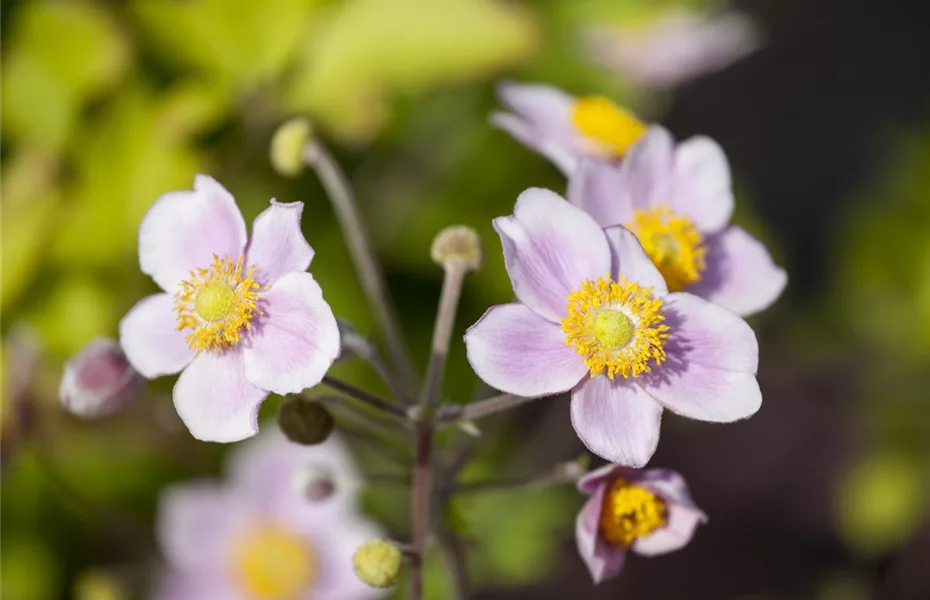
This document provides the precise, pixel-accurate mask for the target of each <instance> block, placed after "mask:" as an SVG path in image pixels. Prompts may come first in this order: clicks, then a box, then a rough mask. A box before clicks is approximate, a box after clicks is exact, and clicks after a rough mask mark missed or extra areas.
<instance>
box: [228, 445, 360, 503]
mask: <svg viewBox="0 0 930 600" xmlns="http://www.w3.org/2000/svg"><path fill="white" fill-rule="evenodd" d="M311 470H312V471H313V472H314V473H320V474H324V475H326V476H328V477H329V478H330V479H331V480H332V483H333V485H334V490H333V494H332V495H331V496H330V497H327V498H326V499H325V500H318V501H310V500H308V498H307V495H306V489H305V488H302V487H301V484H302V483H306V475H307V473H308V472H309V471H311ZM228 471H229V478H230V479H231V481H232V483H233V485H235V486H236V489H238V490H240V491H241V493H242V494H244V495H248V496H249V497H250V498H252V499H253V502H254V503H255V504H256V505H259V506H262V507H263V508H264V509H265V510H267V511H268V512H269V513H270V514H278V515H290V514H292V513H295V512H306V511H308V510H312V511H317V513H318V512H319V511H324V512H325V511H337V510H342V509H345V508H346V507H351V508H354V507H355V504H356V497H355V494H356V493H357V491H358V488H359V486H360V485H361V482H362V477H361V474H360V473H359V471H358V469H357V468H356V466H355V460H354V458H353V456H352V454H351V452H350V451H349V448H348V447H347V446H346V444H345V442H343V440H342V439H341V438H340V437H339V435H338V434H336V433H334V434H333V435H331V436H329V438H327V440H326V441H325V442H323V443H322V444H318V445H315V446H303V445H300V444H296V443H294V442H291V441H290V440H288V439H287V438H286V437H284V434H283V433H281V430H280V429H279V428H277V427H268V428H265V429H263V430H262V432H261V433H260V434H259V435H257V436H255V437H254V438H252V439H250V440H247V441H245V442H243V443H241V444H238V445H237V446H236V447H235V448H234V449H233V451H232V453H231V454H230V458H229V470H228ZM317 513H315V514H317ZM282 518H283V517H282Z"/></svg>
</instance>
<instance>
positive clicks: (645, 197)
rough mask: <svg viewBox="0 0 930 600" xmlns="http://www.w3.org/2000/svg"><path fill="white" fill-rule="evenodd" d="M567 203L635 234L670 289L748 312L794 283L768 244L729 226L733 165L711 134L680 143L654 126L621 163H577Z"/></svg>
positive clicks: (603, 224)
mask: <svg viewBox="0 0 930 600" xmlns="http://www.w3.org/2000/svg"><path fill="white" fill-rule="evenodd" d="M568 200H569V202H571V203H572V204H574V205H576V206H579V207H581V208H582V209H584V210H585V211H586V212H587V213H588V214H590V215H591V216H592V217H594V220H595V221H597V223H598V224H599V225H600V226H601V227H611V226H613V225H623V226H624V227H627V228H628V229H630V231H632V232H633V233H635V234H636V237H637V238H638V239H639V241H640V243H642V245H643V248H644V249H645V250H646V254H648V255H649V258H651V259H652V262H653V263H654V264H655V265H656V268H658V269H659V272H660V273H662V277H663V278H664V279H665V282H666V283H667V284H668V288H669V290H670V291H673V292H677V291H686V292H691V293H693V294H695V295H696V296H700V297H702V298H705V299H707V300H710V301H711V302H714V303H715V304H719V305H721V306H724V307H726V308H728V309H730V310H732V311H733V312H735V313H737V314H739V315H750V314H753V313H756V312H759V311H760V310H763V309H765V308H768V307H769V306H770V305H771V304H772V303H773V302H775V300H776V299H777V298H778V296H779V295H780V294H781V292H782V290H784V288H785V285H786V284H787V282H788V277H787V275H786V274H785V271H784V270H783V269H781V268H779V267H777V266H776V265H775V263H774V262H773V261H772V257H771V255H770V254H769V253H768V251H767V250H766V249H765V246H763V245H762V244H761V243H760V242H759V241H758V240H756V239H755V238H753V237H752V236H751V235H749V234H748V233H746V231H744V230H743V229H742V228H740V227H737V226H735V225H728V224H729V222H730V215H731V214H732V213H733V189H732V187H731V183H730V167H729V165H728V164H727V159H726V156H725V155H724V153H723V150H722V149H721V148H720V146H719V145H717V143H716V142H714V141H713V140H711V139H710V138H706V137H702V136H698V137H693V138H691V139H688V140H685V141H684V142H682V143H681V144H678V145H677V146H676V145H675V141H674V139H673V138H672V136H671V135H670V134H669V133H668V131H666V130H665V129H663V128H661V127H658V126H655V127H651V128H650V129H649V133H648V134H647V135H646V137H644V138H643V140H642V141H640V142H639V143H638V144H636V145H635V146H634V147H633V149H632V150H631V151H630V154H629V156H628V157H627V159H626V160H625V161H623V164H621V165H619V166H614V165H610V164H606V163H604V162H601V161H593V160H592V161H582V162H581V163H579V167H578V169H576V171H575V173H573V175H572V177H571V178H570V181H569V188H568Z"/></svg>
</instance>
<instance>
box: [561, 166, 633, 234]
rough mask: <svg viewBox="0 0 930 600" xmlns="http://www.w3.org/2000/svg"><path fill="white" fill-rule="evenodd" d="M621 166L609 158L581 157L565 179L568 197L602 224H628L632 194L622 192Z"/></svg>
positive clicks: (631, 210)
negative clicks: (610, 161) (611, 161)
mask: <svg viewBox="0 0 930 600" xmlns="http://www.w3.org/2000/svg"><path fill="white" fill-rule="evenodd" d="M621 173H622V169H621V167H619V166H616V165H613V164H611V163H609V162H606V161H603V160H598V159H594V158H584V159H581V160H580V161H579V162H578V166H577V167H576V168H575V170H574V171H573V172H572V173H571V176H570V177H569V179H568V201H569V202H571V203H572V204H574V205H575V206H577V207H578V208H580V209H581V210H583V211H585V212H586V213H588V214H589V215H591V218H592V219H594V220H595V221H596V222H597V224H598V225H600V226H601V227H611V226H613V225H624V224H629V223H630V222H631V221H632V220H633V214H634V209H635V208H636V206H635V205H634V204H633V198H632V197H631V195H630V194H629V193H625V192H624V188H623V186H624V181H623V177H622V176H621Z"/></svg>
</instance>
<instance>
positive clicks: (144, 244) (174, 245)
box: [139, 175, 246, 292]
mask: <svg viewBox="0 0 930 600" xmlns="http://www.w3.org/2000/svg"><path fill="white" fill-rule="evenodd" d="M245 242H246V232H245V221H243V220H242V213H240V212H239V207H238V206H236V201H235V200H234V199H233V197H232V195H230V193H229V192H227V191H226V189H225V188H224V187H223V186H221V185H220V184H219V183H217V182H216V180H214V179H213V178H211V177H207V176H206V175H198V176H197V177H196V179H195V180H194V191H193V192H186V191H185V192H169V193H167V194H164V195H162V196H161V197H159V198H158V199H157V200H156V201H155V204H153V205H152V208H150V209H149V211H148V213H146V215H145V218H143V219H142V224H141V225H140V226H139V264H140V266H141V267H142V272H143V273H145V274H146V275H149V276H150V277H151V278H152V279H154V280H155V283H157V284H158V285H159V286H160V287H161V289H163V290H165V291H166V292H174V291H176V290H177V288H178V284H179V283H180V282H181V281H182V280H184V279H187V278H188V277H190V271H191V270H192V269H196V268H203V267H208V266H210V265H211V264H212V263H213V255H214V254H216V255H218V256H220V257H223V256H229V257H230V258H232V259H236V258H238V257H240V256H242V252H243V250H244V249H245Z"/></svg>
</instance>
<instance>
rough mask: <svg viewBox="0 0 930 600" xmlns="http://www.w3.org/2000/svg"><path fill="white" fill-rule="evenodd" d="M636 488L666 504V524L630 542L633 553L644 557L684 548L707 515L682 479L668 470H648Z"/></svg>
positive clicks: (705, 520) (704, 521)
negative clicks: (648, 492) (692, 497)
mask: <svg viewBox="0 0 930 600" xmlns="http://www.w3.org/2000/svg"><path fill="white" fill-rule="evenodd" d="M637 485H639V486H641V487H643V488H645V489H647V490H649V491H650V492H652V493H653V494H656V495H657V496H659V497H660V498H662V500H664V501H665V506H666V510H667V511H668V514H667V517H668V523H667V525H666V526H665V527H663V528H662V529H658V530H656V531H655V532H653V533H652V534H651V535H648V536H644V537H641V538H638V539H637V540H636V541H635V542H633V551H634V552H636V553H637V554H642V555H645V556H653V555H656V554H665V553H667V552H672V551H674V550H678V549H679V548H681V547H683V546H685V545H686V544H687V543H688V542H689V541H691V538H692V537H693V535H694V531H695V529H697V526H698V525H700V524H701V523H706V522H707V515H705V514H704V511H702V510H701V509H699V508H698V507H697V505H695V504H694V500H692V499H691V493H690V492H689V490H688V485H687V484H686V483H685V480H684V478H683V477H682V476H681V475H679V474H678V473H676V472H674V471H670V470H668V469H650V470H648V471H645V472H644V473H643V474H642V477H641V479H640V480H639V481H637Z"/></svg>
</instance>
